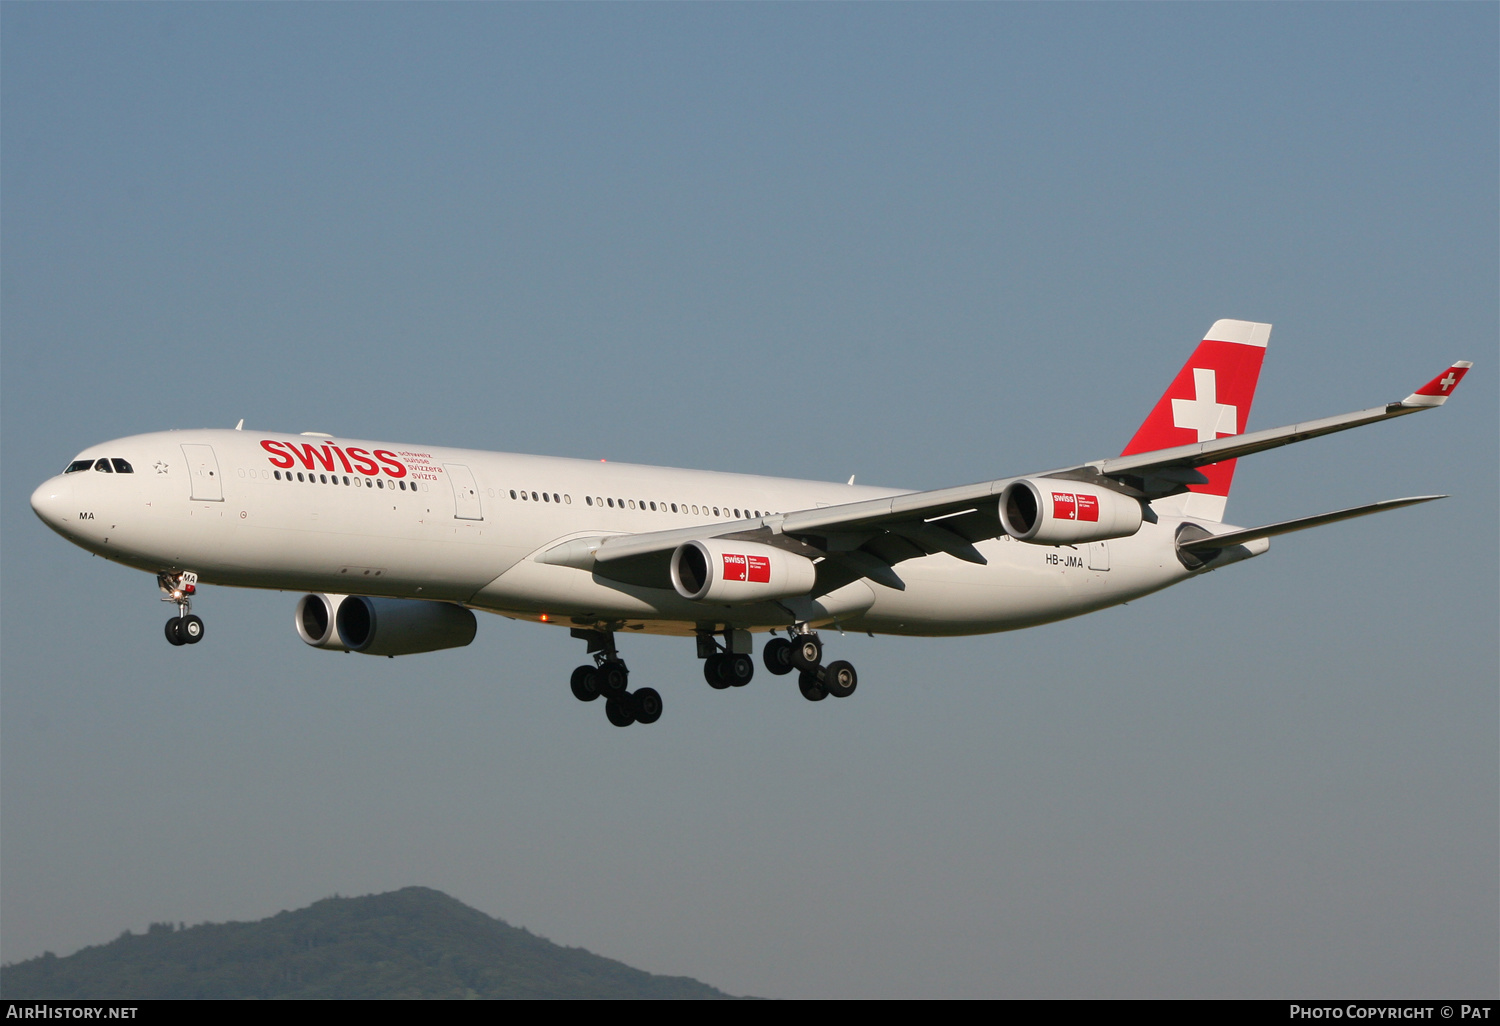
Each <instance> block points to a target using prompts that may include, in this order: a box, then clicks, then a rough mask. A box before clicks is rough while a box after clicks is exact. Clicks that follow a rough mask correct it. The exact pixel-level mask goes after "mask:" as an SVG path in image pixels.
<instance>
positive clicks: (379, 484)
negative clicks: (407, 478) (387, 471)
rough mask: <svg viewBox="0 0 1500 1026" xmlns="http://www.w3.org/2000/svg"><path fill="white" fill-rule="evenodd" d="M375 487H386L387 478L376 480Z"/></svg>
mask: <svg viewBox="0 0 1500 1026" xmlns="http://www.w3.org/2000/svg"><path fill="white" fill-rule="evenodd" d="M375 487H376V488H384V487H385V478H383V477H382V478H380V479H379V480H377V481H376V482H375Z"/></svg>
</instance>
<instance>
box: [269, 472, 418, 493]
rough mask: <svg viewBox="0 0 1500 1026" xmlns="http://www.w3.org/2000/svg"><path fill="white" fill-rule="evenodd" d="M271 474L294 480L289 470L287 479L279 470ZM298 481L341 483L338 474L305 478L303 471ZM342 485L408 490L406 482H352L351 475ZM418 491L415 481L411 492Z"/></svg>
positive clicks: (377, 479) (281, 479)
mask: <svg viewBox="0 0 1500 1026" xmlns="http://www.w3.org/2000/svg"><path fill="white" fill-rule="evenodd" d="M271 474H272V476H273V477H275V478H276V480H278V481H290V480H291V479H292V472H291V471H290V470H288V471H287V472H286V476H285V477H282V476H281V471H279V470H273V471H272V472H271ZM297 480H298V481H303V480H305V481H306V482H307V483H308V484H332V485H336V484H339V483H340V478H339V475H337V474H307V475H306V476H305V477H304V475H303V473H302V471H300V470H299V471H297ZM342 483H343V484H344V485H346V486H350V485H352V486H353V487H355V488H389V489H390V490H391V491H393V492H394V491H395V490H396V489H397V488H398V487H399V488H400V489H401V490H402V491H403V492H404V491H406V490H407V487H406V482H405V481H392V482H391V483H390V484H389V485H387V484H386V483H385V478H383V477H377V478H374V479H373V480H369V481H365V480H361V479H360V478H358V477H356V478H354V479H353V480H352V481H351V480H350V479H349V475H348V474H345V475H344V477H343V479H342ZM416 490H417V483H416V482H415V481H413V482H412V483H411V491H416Z"/></svg>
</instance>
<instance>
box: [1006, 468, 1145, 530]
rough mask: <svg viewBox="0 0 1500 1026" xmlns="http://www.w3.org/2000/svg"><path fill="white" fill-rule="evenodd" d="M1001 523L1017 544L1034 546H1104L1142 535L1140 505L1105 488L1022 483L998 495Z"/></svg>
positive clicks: (1053, 482)
mask: <svg viewBox="0 0 1500 1026" xmlns="http://www.w3.org/2000/svg"><path fill="white" fill-rule="evenodd" d="M1000 523H1001V525H1002V526H1004V528H1005V531H1006V533H1007V534H1009V535H1010V536H1011V537H1012V538H1014V539H1016V541H1023V542H1031V543H1032V544H1034V545H1074V544H1077V543H1079V542H1095V541H1104V540H1105V539H1106V538H1126V537H1129V536H1130V535H1132V534H1135V532H1137V531H1139V530H1140V529H1141V504H1140V502H1139V501H1138V500H1136V499H1132V498H1131V497H1130V496H1128V495H1121V494H1120V493H1119V492H1112V491H1110V490H1109V489H1107V488H1098V487H1095V486H1091V485H1085V484H1081V483H1078V482H1074V481H1064V480H1061V479H1058V480H1052V479H1049V478H1036V479H1027V478H1022V479H1021V480H1019V481H1012V482H1011V483H1010V484H1008V485H1006V486H1005V491H1003V492H1001V493H1000Z"/></svg>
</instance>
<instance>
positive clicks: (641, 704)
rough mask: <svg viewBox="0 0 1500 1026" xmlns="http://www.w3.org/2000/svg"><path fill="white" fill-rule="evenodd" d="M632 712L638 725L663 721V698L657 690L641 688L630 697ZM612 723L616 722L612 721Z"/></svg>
mask: <svg viewBox="0 0 1500 1026" xmlns="http://www.w3.org/2000/svg"><path fill="white" fill-rule="evenodd" d="M630 706H631V711H632V712H634V713H635V722H637V723H655V722H656V721H657V720H659V719H661V696H660V695H658V694H657V693H656V689H655V688H641V689H640V690H639V691H637V692H636V693H635V694H633V695H631V696H630ZM610 722H611V723H613V722H614V720H610Z"/></svg>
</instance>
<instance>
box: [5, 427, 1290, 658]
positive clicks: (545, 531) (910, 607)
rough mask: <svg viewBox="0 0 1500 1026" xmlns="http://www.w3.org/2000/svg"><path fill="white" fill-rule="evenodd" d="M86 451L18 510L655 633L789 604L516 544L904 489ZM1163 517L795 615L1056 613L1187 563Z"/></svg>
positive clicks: (219, 446)
mask: <svg viewBox="0 0 1500 1026" xmlns="http://www.w3.org/2000/svg"><path fill="white" fill-rule="evenodd" d="M263 443H264V444H263ZM99 457H103V458H107V459H122V460H124V461H126V462H127V463H128V464H129V465H130V467H131V468H132V470H133V472H132V473H128V474H127V473H105V472H102V471H98V470H92V469H91V470H84V471H78V472H74V473H69V474H63V475H59V476H57V477H54V478H51V479H50V480H48V481H47V482H45V483H44V484H43V485H42V486H41V487H40V488H38V489H37V491H36V493H35V495H33V497H32V505H33V507H34V508H35V509H36V511H37V513H38V515H39V516H41V517H42V519H43V520H44V521H46V522H47V523H48V525H49V526H51V527H52V528H53V529H54V530H56V531H58V533H60V534H62V535H63V536H64V537H66V538H68V539H69V540H70V541H73V542H75V543H76V544H78V545H80V546H82V547H83V548H86V549H88V550H89V551H91V552H95V553H98V554H99V555H101V556H104V557H106V558H108V559H112V560H115V561H117V562H120V563H124V564H127V565H130V566H133V567H137V568H139V569H142V570H147V571H151V572H162V571H178V570H190V571H193V572H195V573H197V574H198V575H199V579H200V581H202V582H206V583H213V584H224V585H236V586H242V587H253V588H277V589H286V590H307V591H314V592H332V593H340V594H361V595H372V596H394V597H403V598H421V599H434V600H441V601H449V602H456V603H461V604H463V605H466V606H470V607H473V608H475V609H484V610H489V611H491V612H495V613H500V614H502V615H505V616H510V617H516V618H522V619H531V620H545V621H548V622H556V623H561V624H567V625H588V624H619V625H623V626H627V627H631V628H635V629H637V630H645V631H647V632H651V633H660V634H692V633H693V632H694V631H695V630H702V629H704V628H712V629H723V628H727V627H735V628H743V629H750V630H765V629H770V628H774V627H784V626H787V625H788V623H789V622H791V621H792V620H793V619H794V618H795V619H802V617H800V616H799V617H793V616H792V615H791V614H790V613H789V612H788V609H787V607H786V606H784V605H781V604H779V603H775V602H759V603H753V604H746V605H733V606H730V605H717V606H715V605H711V604H708V603H704V602H695V601H691V600H689V599H685V598H683V597H681V596H680V595H679V594H678V593H677V592H676V591H674V590H672V589H671V588H648V587H639V586H634V585H628V584H621V583H618V582H616V581H612V580H608V579H606V578H604V577H600V576H598V575H596V574H594V573H592V572H590V571H587V570H580V569H575V568H573V567H570V566H562V565H554V564H551V563H544V562H540V561H538V560H537V559H536V558H535V557H536V556H537V555H538V554H539V553H540V552H541V551H543V550H545V549H547V548H550V547H553V546H555V545H557V544H558V543H559V542H562V541H566V540H568V539H570V538H574V537H586V536H599V535H614V534H637V533H641V532H648V531H662V530H668V529H672V528H684V527H693V526H697V525H704V526H708V525H713V524H722V523H725V522H729V521H741V520H745V521H757V520H760V521H766V520H769V521H771V522H774V521H775V516H776V515H778V514H783V513H789V512H791V511H794V510H803V509H812V508H816V507H819V506H829V505H837V504H841V503H848V502H853V501H856V500H860V499H869V498H877V497H882V496H889V495H896V494H902V493H903V492H904V490H902V489H885V488H871V487H863V486H852V485H842V484H825V483H821V482H816V481H798V480H790V479H785V478H773V477H755V476H749V475H741V474H724V473H712V472H706V471H696V470H680V469H672V468H665V467H647V466H635V465H629V464H618V463H605V462H602V461H601V462H590V461H586V460H574V459H561V458H555V457H545V456H523V455H514V454H509V453H492V452H479V451H474V450H467V449H446V448H437V447H431V446H428V447H418V446H403V445H393V444H386V443H374V442H361V441H357V440H347V439H337V438H333V437H331V436H327V435H315V436H314V435H307V436H298V435H285V434H268V433H252V432H249V431H228V430H204V431H171V432H160V433H156V434H148V435H136V436H133V437H130V438H123V439H120V440H118V441H113V442H106V443H103V444H101V445H97V446H91V447H90V448H89V449H88V450H86V451H85V452H84V453H81V454H80V455H79V459H80V460H81V459H89V458H95V459H96V458H99ZM287 463H290V466H285V464H287ZM309 463H310V464H311V466H309V465H308V464H309ZM330 463H331V464H332V466H331V468H330V466H329V464H330ZM398 471H399V473H398ZM278 474H280V479H278V477H277V475H278ZM523 495H524V498H523V497H522V496H523ZM533 496H535V497H534V498H533ZM544 496H545V499H544ZM674 507H675V508H674ZM1181 523H1182V520H1181V519H1180V518H1175V517H1167V516H1162V517H1161V518H1160V520H1159V522H1157V523H1150V522H1148V523H1145V524H1143V525H1142V527H1141V529H1140V531H1139V532H1138V533H1136V534H1135V535H1133V536H1131V537H1127V538H1118V539H1115V540H1112V541H1107V542H1096V543H1093V544H1090V545H1079V546H1077V547H1072V546H1066V545H1063V546H1051V545H1033V544H1028V543H1024V542H1018V541H1015V540H1013V539H1011V538H1009V537H1003V536H1002V537H1000V538H998V539H994V540H989V541H981V542H979V543H977V546H976V547H977V549H978V550H979V552H980V553H981V554H982V555H983V556H984V557H985V559H986V560H987V564H985V565H979V564H975V563H970V562H966V561H964V560H960V559H957V558H955V557H953V556H951V555H947V554H945V553H940V554H937V555H930V556H926V557H922V558H916V559H911V560H907V561H904V562H902V563H899V564H898V565H897V566H896V568H895V569H896V573H897V574H898V575H899V578H900V580H901V581H902V582H904V584H905V588H904V590H902V589H897V588H894V587H890V586H888V585H886V584H881V583H877V582H875V581H873V580H868V579H867V580H862V581H856V582H855V583H853V584H850V585H846V586H845V587H844V588H841V589H839V590H838V591H837V592H834V593H833V594H832V595H830V596H828V597H827V599H825V600H824V602H823V605H821V606H820V607H818V610H817V613H816V615H815V616H812V617H807V619H808V621H809V622H813V623H816V622H822V623H837V624H838V625H839V626H841V627H845V628H848V629H852V630H867V631H872V632H879V633H890V634H913V635H945V634H977V633H986V632H992V631H1004V630H1012V629H1015V628H1019V627H1028V626H1032V625H1035V624H1040V623H1045V622H1048V621H1052V620H1058V619H1062V618H1065V617H1070V616H1076V615H1078V614H1081V613H1086V612H1090V611H1092V610H1095V609H1101V608H1104V607H1106V606H1111V605H1115V604H1118V603H1120V602H1125V601H1128V600H1130V599H1133V598H1136V597H1139V596H1141V595H1145V594H1148V593H1150V592H1153V591H1157V590H1159V589H1161V588H1164V587H1167V586H1168V585H1171V584H1174V583H1176V582H1178V581H1181V580H1184V579H1185V578H1187V577H1190V576H1193V573H1191V572H1190V571H1188V570H1187V569H1186V568H1185V567H1184V566H1183V565H1182V564H1181V563H1180V562H1179V561H1178V559H1177V557H1176V553H1175V548H1174V543H1173V538H1174V532H1175V530H1176V528H1177V527H1178V525H1179V524H1181ZM1212 527H1213V528H1214V529H1219V530H1222V528H1221V527H1220V525H1217V524H1214V525H1212ZM1263 549H1264V543H1261V545H1260V546H1259V547H1258V550H1260V551H1263Z"/></svg>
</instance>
